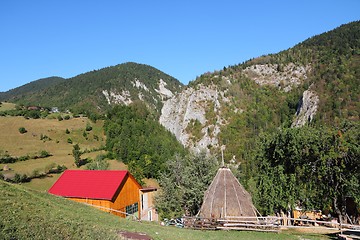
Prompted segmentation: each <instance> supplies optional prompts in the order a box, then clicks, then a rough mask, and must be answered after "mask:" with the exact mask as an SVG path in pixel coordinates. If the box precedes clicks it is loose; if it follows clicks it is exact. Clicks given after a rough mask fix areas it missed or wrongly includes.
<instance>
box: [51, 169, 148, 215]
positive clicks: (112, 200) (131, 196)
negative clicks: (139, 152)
mask: <svg viewBox="0 0 360 240" xmlns="http://www.w3.org/2000/svg"><path fill="white" fill-rule="evenodd" d="M141 189H142V187H141V185H140V184H139V183H138V182H137V181H136V179H135V178H134V177H133V176H132V175H131V174H130V173H129V172H128V171H111V170H66V171H65V172H64V173H63V174H62V175H61V176H60V178H59V179H58V180H57V181H56V182H55V183H54V185H53V186H52V187H51V188H50V189H49V193H51V194H54V195H58V196H62V197H66V198H68V199H71V200H73V201H76V202H82V203H87V204H90V205H95V206H98V207H99V208H100V209H102V210H104V211H107V212H111V213H113V214H115V215H119V216H122V217H125V216H126V215H127V214H135V216H137V217H138V218H140V212H141V209H140V208H141V204H140V191H141Z"/></svg>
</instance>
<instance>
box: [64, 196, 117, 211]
mask: <svg viewBox="0 0 360 240" xmlns="http://www.w3.org/2000/svg"><path fill="white" fill-rule="evenodd" d="M69 199H70V200H73V201H75V202H81V203H88V204H91V205H96V206H100V207H105V208H111V201H109V200H99V199H85V198H69ZM99 209H100V210H102V211H105V212H110V211H109V210H106V209H103V208H99Z"/></svg>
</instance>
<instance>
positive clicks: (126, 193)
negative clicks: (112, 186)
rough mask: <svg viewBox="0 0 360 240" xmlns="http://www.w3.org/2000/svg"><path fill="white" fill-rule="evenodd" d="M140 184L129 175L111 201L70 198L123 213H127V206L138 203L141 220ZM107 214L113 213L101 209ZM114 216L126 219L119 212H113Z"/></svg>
mask: <svg viewBox="0 0 360 240" xmlns="http://www.w3.org/2000/svg"><path fill="white" fill-rule="evenodd" d="M140 189H141V186H140V184H139V183H138V182H137V181H136V180H135V178H134V177H133V176H131V175H129V174H127V175H126V177H125V179H124V180H123V182H122V184H121V185H120V187H119V189H118V191H117V192H116V194H115V196H114V198H113V199H112V200H111V201H109V200H99V199H84V198H68V199H70V200H73V201H75V202H81V203H88V204H91V205H96V206H101V207H105V208H112V209H115V210H119V211H122V212H126V206H129V205H131V204H134V203H138V208H139V213H138V216H137V217H138V218H140V212H141V204H140ZM99 209H101V210H103V211H105V212H111V211H110V210H106V209H102V208H99ZM111 213H112V214H115V215H118V216H121V217H126V216H125V214H121V213H118V212H111Z"/></svg>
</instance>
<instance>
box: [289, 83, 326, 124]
mask: <svg viewBox="0 0 360 240" xmlns="http://www.w3.org/2000/svg"><path fill="white" fill-rule="evenodd" d="M318 104H319V97H318V95H316V93H315V92H313V91H311V90H306V91H304V92H303V96H302V98H301V100H300V104H299V107H298V109H297V111H296V117H295V119H294V121H293V123H292V125H291V127H301V126H304V125H305V124H306V123H308V122H311V121H312V120H313V118H314V116H315V114H316V111H317V108H318Z"/></svg>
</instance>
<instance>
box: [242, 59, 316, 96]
mask: <svg viewBox="0 0 360 240" xmlns="http://www.w3.org/2000/svg"><path fill="white" fill-rule="evenodd" d="M309 69H310V66H297V65H295V64H293V63H289V64H287V65H284V66H283V65H278V64H255V65H251V66H249V67H247V68H245V69H244V73H245V74H246V75H247V76H248V77H249V78H251V79H253V80H254V81H255V82H256V83H257V84H259V85H272V86H275V87H278V88H280V89H283V90H284V91H285V92H288V91H290V90H291V89H292V88H293V87H294V86H297V85H300V84H301V83H302V82H303V80H305V79H307V72H308V70H309Z"/></svg>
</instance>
